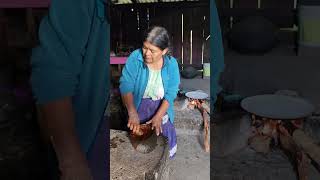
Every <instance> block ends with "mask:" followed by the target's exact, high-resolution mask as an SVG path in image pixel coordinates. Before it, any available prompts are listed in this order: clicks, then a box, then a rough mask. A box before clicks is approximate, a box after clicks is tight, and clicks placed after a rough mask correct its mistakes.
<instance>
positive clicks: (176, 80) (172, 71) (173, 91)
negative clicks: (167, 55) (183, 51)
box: [164, 57, 180, 105]
mask: <svg viewBox="0 0 320 180" xmlns="http://www.w3.org/2000/svg"><path fill="white" fill-rule="evenodd" d="M170 61H171V62H170V66H169V69H168V71H169V79H168V87H167V90H166V93H165V95H164V99H166V100H167V101H168V102H169V103H170V104H171V105H173V101H174V100H175V98H176V97H177V94H178V90H179V84H180V73H179V66H178V63H177V60H176V59H175V58H173V57H171V59H170Z"/></svg>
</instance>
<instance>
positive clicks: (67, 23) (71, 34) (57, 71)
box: [31, 0, 95, 104]
mask: <svg viewBox="0 0 320 180" xmlns="http://www.w3.org/2000/svg"><path fill="white" fill-rule="evenodd" d="M94 3H95V1H88V0H68V1H65V0H52V1H51V4H50V9H49V14H48V15H47V16H46V17H44V18H43V20H42V22H41V24H40V28H39V40H40V44H39V46H38V47H36V48H34V49H33V52H32V57H31V67H32V74H31V85H32V90H33V93H34V96H35V98H36V100H37V103H38V104H43V103H47V102H49V101H53V100H57V99H60V98H63V97H71V96H73V95H74V93H75V91H76V88H77V85H78V81H79V75H80V71H81V65H82V61H83V55H84V54H85V52H86V44H87V41H88V38H89V34H90V28H91V23H92V19H93V18H92V17H93V12H94V9H93V8H94Z"/></svg>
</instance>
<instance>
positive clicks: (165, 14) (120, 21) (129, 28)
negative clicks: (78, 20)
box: [111, 1, 210, 68]
mask: <svg viewBox="0 0 320 180" xmlns="http://www.w3.org/2000/svg"><path fill="white" fill-rule="evenodd" d="M167 4H168V3H167ZM167 4H166V5H162V4H161V3H155V4H149V5H144V6H138V5H137V6H121V7H120V6H119V7H118V6H115V7H114V9H113V11H115V13H113V15H112V22H111V39H112V40H111V49H115V48H116V46H117V45H120V44H124V45H131V46H134V47H135V48H140V47H141V45H142V43H141V40H140V39H141V37H142V35H143V32H144V31H145V30H146V29H147V28H148V21H147V9H149V19H150V21H149V26H153V25H160V26H163V27H165V28H166V29H167V30H168V32H169V34H170V38H171V47H172V55H173V56H174V57H175V58H176V59H177V60H178V61H179V63H180V64H181V63H182V56H183V60H184V65H190V54H191V53H190V31H191V30H192V35H193V38H192V41H193V43H192V66H194V67H199V68H200V67H202V59H201V51H202V43H203V42H205V38H206V37H207V36H209V33H210V24H209V22H210V21H209V18H210V17H209V16H210V9H209V1H208V2H207V4H203V3H201V4H197V3H193V4H194V5H193V6H186V7H184V6H183V5H181V6H178V7H177V4H176V5H173V6H170V5H167ZM131 9H133V11H131ZM137 12H139V30H138V22H137ZM182 14H183V17H184V23H183V24H184V32H183V34H184V35H183V44H182ZM204 16H205V17H206V19H205V20H204V18H203V17H204ZM203 30H204V36H205V37H204V38H203V34H202V31H203ZM182 46H183V49H184V50H183V55H182V50H181V49H182ZM209 49H210V44H209V40H208V41H206V42H205V46H204V58H203V59H204V62H209V61H210V52H209Z"/></svg>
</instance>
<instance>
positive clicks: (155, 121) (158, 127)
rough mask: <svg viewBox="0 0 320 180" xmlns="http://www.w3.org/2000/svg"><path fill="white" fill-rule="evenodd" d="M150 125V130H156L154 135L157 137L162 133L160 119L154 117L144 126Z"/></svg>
mask: <svg viewBox="0 0 320 180" xmlns="http://www.w3.org/2000/svg"><path fill="white" fill-rule="evenodd" d="M150 123H152V130H154V129H155V130H156V134H157V136H159V135H160V133H162V127H161V125H162V118H160V117H157V116H154V117H153V118H152V119H151V120H150V121H148V122H147V123H146V124H150Z"/></svg>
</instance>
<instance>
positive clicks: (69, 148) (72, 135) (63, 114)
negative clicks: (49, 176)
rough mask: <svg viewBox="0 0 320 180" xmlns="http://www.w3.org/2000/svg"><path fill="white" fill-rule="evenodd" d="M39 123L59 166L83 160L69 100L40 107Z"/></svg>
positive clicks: (65, 99)
mask: <svg viewBox="0 0 320 180" xmlns="http://www.w3.org/2000/svg"><path fill="white" fill-rule="evenodd" d="M39 111H40V113H41V115H40V119H39V123H40V126H41V127H42V130H43V131H44V132H45V134H46V136H47V137H46V139H48V140H49V141H51V143H52V145H53V147H54V150H55V152H56V154H57V158H58V161H59V165H60V166H68V164H72V163H75V162H69V161H73V160H72V159H75V160H79V158H80V159H83V158H85V156H84V152H83V151H82V150H81V147H80V142H79V139H78V136H77V135H76V130H75V116H74V112H73V109H72V102H71V98H64V99H61V100H57V101H54V102H50V103H47V104H44V105H40V107H39Z"/></svg>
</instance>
